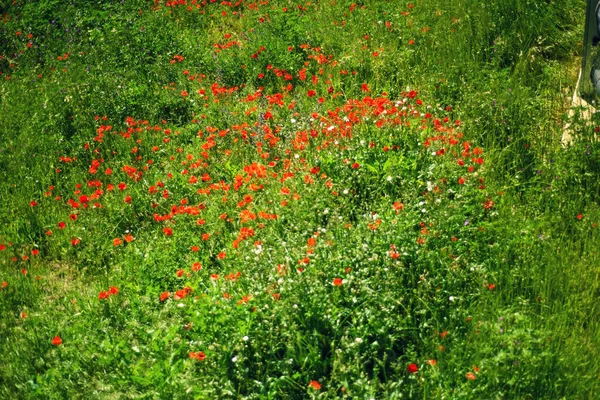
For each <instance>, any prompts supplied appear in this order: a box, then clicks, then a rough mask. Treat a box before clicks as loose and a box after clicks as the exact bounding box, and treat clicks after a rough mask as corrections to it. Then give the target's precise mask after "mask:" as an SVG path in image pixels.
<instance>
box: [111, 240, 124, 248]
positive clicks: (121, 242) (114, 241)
mask: <svg viewBox="0 0 600 400" xmlns="http://www.w3.org/2000/svg"><path fill="white" fill-rule="evenodd" d="M121 244H123V241H122V240H121V239H120V238H114V239H113V245H114V246H115V247H117V246H120V245H121Z"/></svg>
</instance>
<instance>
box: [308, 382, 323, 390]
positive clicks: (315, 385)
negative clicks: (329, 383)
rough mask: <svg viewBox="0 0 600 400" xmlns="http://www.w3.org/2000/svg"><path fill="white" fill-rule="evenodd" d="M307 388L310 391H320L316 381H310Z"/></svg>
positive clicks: (319, 385)
mask: <svg viewBox="0 0 600 400" xmlns="http://www.w3.org/2000/svg"><path fill="white" fill-rule="evenodd" d="M308 387H309V388H311V389H315V390H319V389H321V384H320V383H319V382H317V381H310V382H309V383H308Z"/></svg>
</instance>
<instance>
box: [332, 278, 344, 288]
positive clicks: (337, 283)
mask: <svg viewBox="0 0 600 400" xmlns="http://www.w3.org/2000/svg"><path fill="white" fill-rule="evenodd" d="M342 284H343V281H342V278H335V279H334V280H333V285H334V286H342Z"/></svg>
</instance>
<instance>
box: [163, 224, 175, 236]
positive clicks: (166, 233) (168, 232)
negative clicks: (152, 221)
mask: <svg viewBox="0 0 600 400" xmlns="http://www.w3.org/2000/svg"><path fill="white" fill-rule="evenodd" d="M163 233H164V234H165V235H167V236H171V235H173V229H171V228H169V227H168V226H167V227H165V228H163Z"/></svg>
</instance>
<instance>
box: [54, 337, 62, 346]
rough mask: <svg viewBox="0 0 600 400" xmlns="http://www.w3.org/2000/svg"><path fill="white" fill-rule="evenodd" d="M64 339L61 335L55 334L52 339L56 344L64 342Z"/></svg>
mask: <svg viewBox="0 0 600 400" xmlns="http://www.w3.org/2000/svg"><path fill="white" fill-rule="evenodd" d="M62 342H63V341H62V339H61V338H60V336H54V338H53V339H52V344H53V345H54V346H59V345H61V344H62Z"/></svg>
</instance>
